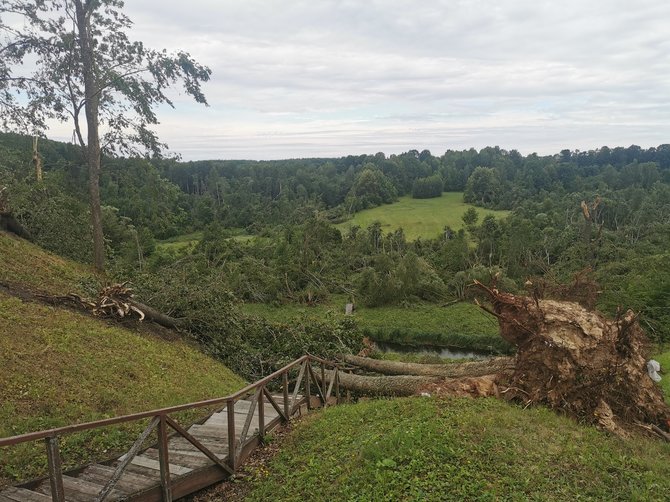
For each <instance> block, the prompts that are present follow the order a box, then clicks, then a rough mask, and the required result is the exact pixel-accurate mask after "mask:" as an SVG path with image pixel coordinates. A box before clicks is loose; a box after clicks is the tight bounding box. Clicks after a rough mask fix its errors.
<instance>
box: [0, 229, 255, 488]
mask: <svg viewBox="0 0 670 502" xmlns="http://www.w3.org/2000/svg"><path fill="white" fill-rule="evenodd" d="M0 253H1V254H0V282H2V283H4V284H6V285H9V286H10V290H11V291H22V292H25V291H31V292H35V291H43V292H48V293H50V294H63V293H67V292H71V291H82V290H85V289H86V287H87V284H89V285H94V284H95V278H94V276H93V275H92V274H91V273H90V271H89V270H88V269H87V268H86V267H83V266H80V265H77V264H74V263H72V262H69V261H67V260H62V259H60V258H58V257H54V256H52V255H49V254H48V253H45V252H44V251H42V250H40V249H39V248H36V247H35V246H32V245H30V244H28V243H26V242H25V241H22V240H19V239H15V238H13V237H10V236H8V235H6V234H0ZM243 384H244V382H243V380H242V379H241V378H240V377H238V376H237V375H235V374H234V373H233V372H231V371H230V370H229V369H228V368H226V367H225V366H224V365H223V364H221V363H219V362H217V361H215V360H213V359H211V358H209V357H207V356H205V355H204V354H202V353H201V352H200V351H199V350H198V349H197V348H196V347H195V346H192V345H191V344H189V343H187V342H186V341H184V340H182V339H180V338H179V337H177V336H174V335H165V334H163V335H162V336H159V335H156V334H152V333H151V332H149V331H148V330H146V332H143V333H138V332H135V331H131V330H129V329H126V328H123V327H120V326H117V325H112V324H108V323H106V322H104V321H101V320H98V319H95V318H92V317H89V316H87V315H84V314H79V313H76V312H72V311H69V310H65V309H60V308H55V307H50V306H47V305H43V304H41V303H38V302H34V301H27V300H22V299H20V298H17V297H15V296H12V295H10V294H9V293H8V292H7V290H5V291H4V292H3V291H2V290H0V437H6V436H13V435H16V434H21V433H25V432H29V431H34V430H41V429H46V428H51V427H58V426H62V425H66V424H69V423H76V422H85V421H90V420H97V419H102V418H106V417H111V416H115V415H121V414H128V413H133V412H138V411H143V410H148V409H153V408H160V407H164V406H169V405H174V404H179V403H186V402H191V401H196V400H200V399H205V398H210V397H219V396H225V395H227V394H230V393H232V392H233V391H234V390H236V389H238V388H240V387H241V386H243ZM194 418H196V417H195V416H192V415H184V416H182V417H181V419H182V420H184V421H189V420H193V419H194ZM143 426H144V423H143V422H138V423H135V424H133V425H132V426H130V427H109V428H106V429H105V430H104V431H103V432H102V433H100V432H97V433H85V434H78V435H73V436H69V437H68V438H67V439H66V440H64V441H63V443H62V452H63V457H64V459H63V460H64V462H65V464H66V465H67V466H74V465H78V464H81V463H84V462H86V461H88V460H89V459H91V458H107V457H111V456H112V455H113V453H115V452H119V451H122V450H123V448H124V447H127V446H129V445H130V444H132V442H133V441H134V439H135V438H136V437H137V435H138V434H139V432H140V431H141V429H142V428H143ZM43 449H44V448H43V445H42V443H41V442H37V443H35V444H26V445H21V446H17V447H9V448H3V449H1V450H0V484H2V483H3V482H8V481H11V480H15V479H28V478H31V477H35V476H37V475H40V474H42V473H44V472H45V467H46V459H45V458H44V455H43V453H42V452H43ZM36 453H37V455H36Z"/></svg>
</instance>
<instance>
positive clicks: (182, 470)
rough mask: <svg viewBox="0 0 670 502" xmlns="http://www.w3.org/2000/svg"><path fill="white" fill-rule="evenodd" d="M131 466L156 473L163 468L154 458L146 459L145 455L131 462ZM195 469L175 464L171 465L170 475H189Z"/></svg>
mask: <svg viewBox="0 0 670 502" xmlns="http://www.w3.org/2000/svg"><path fill="white" fill-rule="evenodd" d="M130 464H131V465H138V466H140V467H148V468H149V469H153V470H155V471H156V472H160V469H161V466H160V463H159V462H158V460H154V459H153V458H149V457H145V456H144V455H138V456H137V457H135V458H134V459H132V460H131V462H130ZM192 470H193V469H190V468H189V467H183V466H181V465H176V464H173V463H170V475H172V476H181V475H183V474H188V473H189V472H191V471H192Z"/></svg>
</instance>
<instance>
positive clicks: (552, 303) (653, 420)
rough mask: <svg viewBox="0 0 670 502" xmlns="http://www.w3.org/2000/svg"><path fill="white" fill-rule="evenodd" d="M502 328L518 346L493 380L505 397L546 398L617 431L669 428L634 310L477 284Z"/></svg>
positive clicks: (542, 400) (532, 400)
mask: <svg viewBox="0 0 670 502" xmlns="http://www.w3.org/2000/svg"><path fill="white" fill-rule="evenodd" d="M477 286H478V287H479V288H481V289H482V290H484V291H485V292H486V294H487V295H488V296H489V300H490V301H491V303H492V305H493V309H492V310H490V313H492V314H493V315H495V316H496V317H497V318H498V323H499V325H500V334H501V336H502V337H503V338H504V339H505V340H507V341H508V342H510V343H512V344H514V345H515V346H516V347H517V356H516V364H515V367H514V370H513V371H512V372H511V374H510V375H508V376H504V377H502V378H501V379H500V381H499V386H501V387H505V391H504V392H505V395H506V397H507V398H510V399H515V400H520V401H523V402H525V403H528V404H544V405H546V406H548V407H550V408H552V409H555V410H560V411H562V412H565V413H567V414H569V415H571V416H574V417H577V418H579V419H582V420H584V421H586V422H590V423H597V424H599V425H600V426H601V427H603V428H605V429H607V430H610V431H612V432H615V433H618V434H625V431H627V430H630V429H631V428H633V427H635V426H643V427H649V426H654V427H658V426H659V425H660V426H663V427H665V428H666V429H667V427H668V420H669V419H670V407H669V406H668V405H667V404H665V402H664V400H663V393H662V392H661V389H660V387H658V386H657V385H656V384H655V383H654V382H653V381H652V379H651V378H650V377H649V375H648V374H647V372H646V362H647V359H648V354H647V352H648V348H649V342H648V339H647V337H646V335H645V334H644V332H643V331H642V329H641V328H640V326H639V324H638V320H637V316H636V315H635V314H634V313H633V312H631V311H627V312H622V313H620V315H618V316H617V318H616V319H614V320H611V321H610V320H607V319H605V318H604V317H603V316H602V315H601V314H599V313H598V312H596V311H592V310H587V309H586V308H584V307H582V306H581V305H579V304H577V303H574V302H567V301H556V300H540V299H537V298H530V297H525V296H516V295H512V294H510V293H502V292H500V291H498V290H497V289H495V288H488V287H486V286H484V285H483V284H481V283H477Z"/></svg>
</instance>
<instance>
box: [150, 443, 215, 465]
mask: <svg viewBox="0 0 670 502" xmlns="http://www.w3.org/2000/svg"><path fill="white" fill-rule="evenodd" d="M142 455H144V456H145V457H149V458H153V459H155V460H158V459H159V452H158V450H157V449H155V448H149V449H148V450H147V451H145V452H144V453H142ZM211 463H212V462H211V461H210V460H209V459H208V458H207V457H195V456H193V455H181V454H179V453H174V454H173V453H172V451H170V464H174V465H181V466H182V467H188V468H189V469H193V470H195V469H200V468H201V467H205V466H206V465H209V464H211Z"/></svg>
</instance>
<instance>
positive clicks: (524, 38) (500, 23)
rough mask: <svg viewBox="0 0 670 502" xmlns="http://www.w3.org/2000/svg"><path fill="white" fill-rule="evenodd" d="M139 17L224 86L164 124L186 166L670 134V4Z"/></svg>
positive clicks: (289, 2)
mask: <svg viewBox="0 0 670 502" xmlns="http://www.w3.org/2000/svg"><path fill="white" fill-rule="evenodd" d="M126 10H127V11H128V14H129V15H130V17H131V18H132V19H133V20H134V21H135V23H136V24H135V33H134V35H135V36H136V38H138V39H141V40H144V41H145V42H146V43H147V44H148V45H150V46H154V47H166V48H169V49H172V50H174V49H186V50H188V51H189V52H191V53H192V54H193V55H194V56H196V57H197V58H198V59H199V60H200V61H201V62H203V63H205V64H208V65H209V66H211V67H212V69H213V71H214V73H213V76H212V81H211V82H210V83H209V84H207V86H206V93H207V96H208V99H209V102H210V104H211V108H210V109H202V108H196V107H194V106H192V105H191V104H190V103H188V101H186V100H183V101H182V98H180V97H179V96H176V102H177V109H176V110H174V111H173V110H161V113H160V114H159V118H161V119H162V120H163V124H161V125H160V126H159V132H160V134H161V136H163V137H165V139H166V140H167V141H168V142H169V143H170V145H171V146H172V148H173V149H174V150H176V151H178V152H181V153H183V154H184V156H185V157H186V158H206V157H209V158H211V157H226V158H228V157H245V158H279V157H300V156H307V155H327V154H338V155H340V154H348V153H366V152H367V153H374V152H376V151H379V150H385V151H386V152H387V153H398V152H400V151H402V150H403V149H410V148H419V149H421V148H422V147H430V149H431V151H434V153H435V152H438V153H439V152H440V150H445V149H447V148H456V147H464V148H467V147H470V146H474V147H483V146H486V145H489V144H490V145H493V144H499V145H500V146H502V147H505V148H518V149H520V150H522V151H539V152H541V153H550V152H553V151H557V150H556V149H557V148H558V149H562V148H566V147H568V148H581V149H584V148H589V147H591V148H593V147H598V146H601V145H603V144H610V145H614V144H624V145H625V144H630V143H633V142H635V143H639V144H643V145H653V144H658V143H661V142H667V139H664V138H667V137H668V135H669V133H670V127H669V126H668V124H670V109H669V108H668V106H667V105H666V101H667V96H668V95H669V94H670V59H669V58H668V56H667V54H668V51H669V49H670V37H668V36H667V27H666V24H667V20H668V19H670V4H668V3H666V2H660V1H658V0H637V1H636V2H630V1H628V0H626V1H623V0H608V1H605V0H600V1H589V2H584V1H583V0H563V1H561V2H557V1H555V0H552V1H545V0H501V1H491V0H443V1H437V0H430V1H421V2H417V1H416V0H371V1H365V2H362V1H359V0H355V1H349V0H318V1H314V0H311V1H302V0H301V1H296V0H281V1H280V0H244V1H243V0H236V1H231V0H190V1H188V2H184V1H183V0H163V1H161V2H156V1H149V0H129V1H128V2H127V4H126ZM184 124H188V125H189V127H190V128H192V130H193V131H194V132H195V133H194V134H191V135H188V136H185V135H183V134H182V131H183V130H184ZM203 135H204V136H203ZM202 137H204V138H207V141H201V140H199V139H198V138H202ZM367 149H369V150H367Z"/></svg>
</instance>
